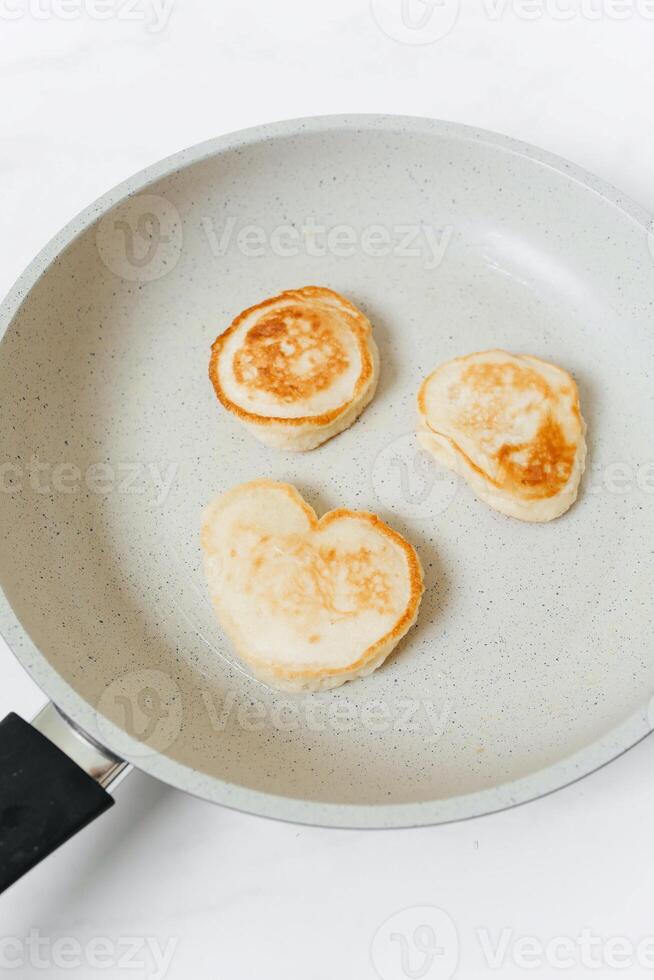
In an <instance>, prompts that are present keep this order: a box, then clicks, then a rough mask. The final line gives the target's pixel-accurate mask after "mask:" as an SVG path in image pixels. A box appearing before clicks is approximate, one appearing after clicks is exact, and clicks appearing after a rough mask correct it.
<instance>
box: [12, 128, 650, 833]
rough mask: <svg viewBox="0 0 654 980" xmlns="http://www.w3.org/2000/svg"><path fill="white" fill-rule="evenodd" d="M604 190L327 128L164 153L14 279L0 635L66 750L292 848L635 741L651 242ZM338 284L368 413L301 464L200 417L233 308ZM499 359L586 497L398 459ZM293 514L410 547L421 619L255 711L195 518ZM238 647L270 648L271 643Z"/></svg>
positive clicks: (375, 131) (545, 782)
mask: <svg viewBox="0 0 654 980" xmlns="http://www.w3.org/2000/svg"><path fill="white" fill-rule="evenodd" d="M651 246H652V242H651V239H650V237H649V235H648V217H647V215H646V214H644V213H643V212H642V211H641V210H640V209H639V208H638V207H636V206H635V205H633V204H631V203H629V202H625V201H624V200H623V199H621V197H620V196H619V195H618V194H617V193H616V192H615V191H613V190H611V189H610V188H608V187H606V186H605V185H604V184H602V183H601V182H600V181H598V180H596V179H595V178H593V177H590V176H589V175H587V174H584V173H581V172H580V171H579V170H578V169H576V168H574V167H572V166H570V165H569V164H567V163H565V162H563V161H560V160H557V159H555V158H553V157H551V156H549V155H548V154H545V153H542V152H540V151H537V150H534V149H532V148H530V147H526V146H523V145H521V144H518V143H515V142H513V141H510V140H507V139H505V138H503V137H498V136H495V135H492V134H489V133H484V132H478V131H475V130H472V129H467V128H464V127H461V126H455V125H451V124H443V123H437V122H433V121H428V120H420V119H405V118H386V117H382V118H380V117H372V116H371V117H353V118H320V119H314V120H304V121H295V122H290V123H283V124H279V125H273V126H268V127H264V128H260V129H256V130H251V131H247V132H244V133H238V134H236V135H232V136H227V137H223V138H220V139H218V140H216V141H213V142H211V143H208V144H204V145H202V146H199V147H196V148H193V149H191V150H187V151H185V152H183V153H181V154H178V155H177V156H175V157H173V158H171V159H170V160H166V161H164V162H163V163H160V164H157V165H156V166H154V167H151V168H149V169H148V170H147V171H144V172H143V173H142V174H139V175H138V176H136V177H134V178H132V179H131V180H129V181H127V182H126V183H125V184H123V185H122V186H120V187H118V188H117V189H116V190H114V191H112V192H111V193H110V194H108V195H107V196H106V197H104V198H103V199H102V200H100V201H99V202H97V203H96V204H95V205H93V206H92V207H91V208H89V209H88V210H87V211H86V212H85V213H84V214H82V215H81V216H80V217H78V218H77V219H75V220H74V221H73V222H72V224H70V225H69V226H68V227H67V228H66V229H65V230H64V231H63V232H62V233H61V234H60V235H58V236H57V238H56V239H55V240H54V241H53V242H52V243H51V244H50V245H49V246H48V247H47V248H46V249H45V250H44V251H43V252H42V253H41V255H40V256H39V257H38V258H37V259H36V260H35V261H34V263H33V264H32V265H31V266H30V268H29V269H28V270H27V272H26V273H25V274H24V276H23V277H22V278H21V280H20V281H19V283H18V284H17V286H16V287H15V288H14V290H13V291H12V293H11V295H10V296H9V298H8V299H7V300H6V301H5V303H4V305H3V307H2V311H1V320H0V333H1V334H3V335H4V337H3V340H2V345H1V347H0V403H1V408H0V440H1V444H2V451H3V464H2V471H1V473H0V478H1V480H2V491H3V492H2V494H1V495H0V582H1V584H2V589H3V592H4V597H3V599H2V603H1V610H0V625H1V628H2V632H3V634H4V636H5V637H6V639H7V640H8V642H9V644H10V646H11V647H12V649H13V650H14V651H15V653H16V655H17V656H18V657H19V658H20V660H21V661H22V663H23V664H24V665H25V667H26V668H27V669H28V670H29V671H30V672H31V674H32V675H33V677H34V678H35V679H36V680H37V681H38V682H39V683H40V684H41V685H42V687H43V688H44V689H45V690H46V692H47V693H48V694H49V695H50V696H51V697H52V698H53V699H54V700H55V702H56V703H57V704H58V705H59V706H60V707H61V708H62V709H63V710H64V711H65V712H66V713H67V714H68V715H69V716H71V717H72V718H73V719H74V720H75V721H77V722H78V723H79V724H80V725H82V726H83V727H85V728H86V729H87V730H88V731H89V732H90V733H91V734H94V735H95V736H96V737H98V738H99V739H100V740H101V741H103V742H104V743H105V744H108V745H109V746H110V747H111V748H113V749H114V750H116V751H118V752H119V753H121V754H123V755H124V756H126V757H128V758H130V759H131V760H132V761H134V762H135V763H136V765H138V766H140V767H141V768H142V769H144V770H146V771H147V772H149V773H152V774H153V775H155V776H157V777H159V778H161V779H163V780H165V781H167V782H169V783H171V784H173V785H174V786H177V787H180V788H182V789H185V790H188V791H190V792H192V793H195V794H198V795H200V796H203V797H206V798H207V799H210V800H214V801H216V802H220V803H225V804H228V805H231V806H234V807H238V808H240V809H243V810H247V811H251V812H254V813H260V814H265V815H269V816H275V817H280V818H283V819H288V820H298V821H304V822H315V823H321V824H326V825H334V826H359V827H383V826H405V825H415V824H428V823H437V822H440V821H445V820H452V819H458V818H464V817H469V816H472V815H475V814H480V813H486V812H489V811H492V810H497V809H501V808H503V807H506V806H509V805H511V804H513V803H517V802H521V801H525V800H528V799H530V798H533V797H535V796H538V795H541V794H543V793H546V792H549V791H551V790H553V789H556V788H558V787H560V786H562V785H564V784H566V783H568V782H570V781H571V780H573V779H575V778H577V777H579V776H581V775H584V774H586V773H588V772H590V771H591V770H593V769H595V768H596V767H598V766H600V765H602V764H603V763H605V762H607V761H609V760H610V759H612V758H614V757H615V756H616V755H617V754H619V753H620V752H622V751H623V750H625V749H626V748H628V747H629V746H631V745H633V744H634V743H635V742H636V741H638V740H639V739H640V738H642V737H644V735H645V734H646V733H647V732H649V730H650V724H649V721H648V705H649V701H650V697H651V695H652V693H653V691H654V659H653V656H652V640H651V633H652V629H651V610H652V598H653V592H654V575H653V574H652V547H653V546H652V542H653V541H654V507H653V506H652V503H653V493H654V465H653V464H654V456H653V451H652V440H651V432H652V426H653V425H654V388H653V386H652V365H653V364H654V331H653V330H652V314H653V312H654V259H653V253H654V247H651ZM307 284H317V285H325V286H329V287H331V288H333V289H336V290H337V291H339V292H341V293H343V294H344V295H345V296H347V297H348V298H350V299H351V300H353V301H354V302H355V303H356V304H358V305H359V306H360V307H361V308H362V309H363V310H364V312H365V313H366V314H367V316H368V317H369V318H370V320H371V321H372V323H373V325H374V329H375V335H376V339H377V343H378V345H379V347H380V351H381V357H382V374H381V381H380V386H379V390H378V393H377V396H376V398H375V400H374V402H373V403H372V405H371V406H370V407H369V408H368V409H367V410H366V412H365V414H364V415H363V417H362V418H361V420H360V421H358V422H357V423H356V424H355V425H354V426H353V427H352V428H351V429H349V430H348V431H347V432H345V433H344V434H342V435H340V436H338V437H337V438H336V439H334V440H332V441H331V442H329V443H327V444H326V445H325V446H323V447H322V448H320V449H318V450H315V451H314V452H311V453H309V454H306V455H285V454H281V453H278V452H275V451H273V450H269V449H266V448H265V447H264V446H263V445H261V444H260V443H259V442H257V441H256V440H255V439H253V438H252V437H251V436H250V435H249V434H248V433H247V432H245V431H244V430H243V429H242V428H241V427H240V426H239V424H238V422H237V421H236V420H234V419H232V418H231V417H230V416H229V415H227V414H226V413H225V412H224V411H223V410H222V409H221V408H220V407H219V405H218V403H217V401H216V399H215V396H214V394H213V392H212V389H211V385H210V383H209V381H208V378H207V366H208V359H209V352H210V346H211V343H212V342H213V340H214V339H215V337H216V336H217V334H218V333H219V332H221V331H222V330H223V329H224V328H225V327H226V325H227V324H229V322H230V321H231V320H232V318H233V317H234V316H235V315H236V314H237V313H238V312H239V311H240V310H242V309H244V308H245V307H247V306H249V305H252V304H254V303H256V302H258V301H260V300H262V299H264V298H265V297H266V296H269V295H273V294H275V293H278V292H280V291H281V290H284V289H289V288H293V287H297V286H304V285H307ZM490 347H504V348H507V349H509V350H513V351H516V352H529V353H532V354H535V355H537V356H539V357H543V358H547V359H551V360H553V361H555V362H556V363H558V364H560V365H561V366H562V367H564V368H565V369H567V370H569V371H571V372H572V373H573V374H574V375H575V377H576V378H577V380H578V383H579V386H580V391H581V397H582V405H583V410H584V414H585V416H586V419H587V422H588V425H589V449H590V463H591V466H590V470H589V471H588V473H587V476H586V478H585V480H584V484H583V490H582V494H581V497H580V500H579V502H578V503H577V504H576V505H575V506H574V507H573V508H572V510H570V512H569V513H568V514H567V515H566V516H564V517H563V518H561V519H560V520H558V521H556V522H554V523H552V524H549V525H544V526H531V525H526V524H522V523H519V522H517V521H513V520H510V519H508V518H505V517H502V516H501V515H499V514H497V513H495V512H493V511H491V510H490V509H489V508H488V507H486V506H485V505H483V504H481V503H480V502H478V501H477V500H475V499H474V498H473V497H472V495H471V493H470V492H469V490H468V489H467V488H466V487H465V486H461V485H459V484H458V483H457V482H456V481H455V480H454V479H453V478H452V477H451V476H450V475H448V474H446V473H443V472H441V471H440V470H439V469H438V467H437V466H436V464H432V463H431V462H430V461H429V460H428V459H427V458H426V457H425V456H424V455H423V454H421V453H420V452H418V450H417V448H416V444H415V439H414V436H413V432H414V425H415V408H414V402H415V392H416V390H417V388H418V385H419V382H420V380H421V379H422V378H423V376H424V375H425V374H426V373H427V372H428V371H429V370H430V369H432V368H433V367H434V366H435V365H436V364H438V363H439V362H442V361H445V360H447V359H449V358H452V357H454V356H456V355H460V354H466V353H469V352H471V351H476V350H481V349H486V348H490ZM262 476H263V477H271V478H274V479H279V480H285V481H289V482H292V483H294V484H296V485H297V487H298V488H299V489H300V491H301V492H302V493H303V494H304V495H305V496H306V498H307V499H308V500H309V501H310V502H311V503H312V504H313V505H314V506H315V507H316V509H317V510H318V511H319V512H320V513H322V512H323V511H324V510H327V509H331V508H333V507H339V506H343V507H350V508H357V507H358V508H361V509H366V510H372V511H375V512H377V513H378V514H380V516H382V517H383V518H384V519H385V520H387V521H388V522H389V523H391V524H392V525H393V526H394V527H395V528H397V529H398V530H399V531H400V532H402V533H404V534H405V535H406V536H407V537H408V538H409V539H410V540H411V541H412V542H413V544H414V545H415V546H416V548H417V549H418V551H419V553H420V555H421V557H422V561H423V564H424V567H425V570H426V579H427V581H426V585H427V592H426V594H425V598H424V601H423V605H422V609H421V612H420V617H419V620H418V624H417V626H416V627H415V629H414V630H413V631H412V632H411V633H410V635H409V636H408V637H407V638H406V640H405V641H404V642H403V643H402V644H401V646H400V647H399V648H398V649H397V651H396V653H395V654H394V655H393V656H392V658H391V659H390V660H389V661H388V662H387V664H386V665H385V666H384V667H383V668H382V669H381V670H379V671H378V672H377V673H376V674H374V675H373V676H372V677H370V678H368V679H366V680H363V681H357V682H355V683H354V684H351V685H348V686H345V687H343V688H341V689H339V690H338V691H334V692H328V693H325V694H321V695H317V696H316V695H314V696H307V697H305V696H292V695H282V694H276V693H274V692H272V691H270V690H268V689H267V688H265V687H263V686H262V685H260V684H258V683H257V682H255V681H254V680H252V679H251V678H250V677H249V676H248V674H247V672H245V671H244V670H242V669H241V668H240V666H239V665H238V664H237V663H236V662H235V660H234V657H233V654H232V653H231V651H230V649H229V645H228V644H227V642H226V641H225V639H224V637H223V636H222V634H221V630H220V628H219V627H218V625H217V623H216V622H215V620H214V618H213V616H212V613H211V610H210V608H209V605H208V602H207V598H206V593H205V586H204V582H203V578H202V573H201V563H200V550H199V542H198V528H199V524H200V515H201V512H202V509H203V507H204V505H205V504H206V503H207V502H208V501H209V499H210V498H211V497H212V496H213V495H214V494H216V493H217V492H219V491H222V490H225V489H227V488H228V487H231V486H233V485H234V484H236V483H239V482H242V481H245V480H251V479H254V478H257V477H262ZM261 628H262V629H264V630H265V622H262V624H261Z"/></svg>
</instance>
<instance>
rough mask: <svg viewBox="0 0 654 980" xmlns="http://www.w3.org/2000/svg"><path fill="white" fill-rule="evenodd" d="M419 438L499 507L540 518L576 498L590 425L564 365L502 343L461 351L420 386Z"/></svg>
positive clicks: (526, 518) (559, 510)
mask: <svg viewBox="0 0 654 980" xmlns="http://www.w3.org/2000/svg"><path fill="white" fill-rule="evenodd" d="M418 414H419V419H420V421H419V426H418V439H419V441H420V443H421V445H422V446H424V448H425V449H427V450H428V451H429V452H431V453H432V455H433V456H435V458H436V459H437V460H439V462H441V463H443V464H444V465H445V466H447V467H449V468H450V469H452V470H454V471H455V472H457V473H460V474H461V476H463V477H464V479H465V480H466V481H467V482H468V483H469V484H470V486H471V487H472V489H473V490H474V491H475V493H476V494H477V496H478V497H480V498H481V499H482V500H485V501H486V503H488V504H490V506H491V507H494V508H495V510H499V511H500V512H501V513H502V514H507V515H508V516H510V517H517V518H519V519H520V520H523V521H533V522H539V523H543V522H545V521H551V520H553V519H554V518H556V517H560V516H561V514H563V513H565V511H566V510H568V508H569V507H571V506H572V504H573V503H574V502H575V500H576V499H577V492H578V490H579V482H580V480H581V477H582V475H583V472H584V467H585V465H586V439H585V434H586V424H585V422H584V420H583V418H582V415H581V409H580V407H579V392H578V391H577V385H576V383H575V381H574V378H572V377H571V376H570V375H569V374H568V372H567V371H564V370H563V369H562V368H560V367H557V366H556V365H555V364H550V363H548V362H547V361H542V360H541V359H540V358H538V357H531V356H530V355H527V354H509V353H507V351H503V350H490V351H483V352H481V353H478V354H469V355H468V356H467V357H457V358H455V359H454V360H453V361H448V362H447V363H446V364H442V365H441V366H440V367H439V368H437V369H436V370H435V371H434V372H433V373H432V374H430V375H429V377H428V378H427V380H426V381H424V382H423V384H422V387H421V388H420V391H419V393H418Z"/></svg>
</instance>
